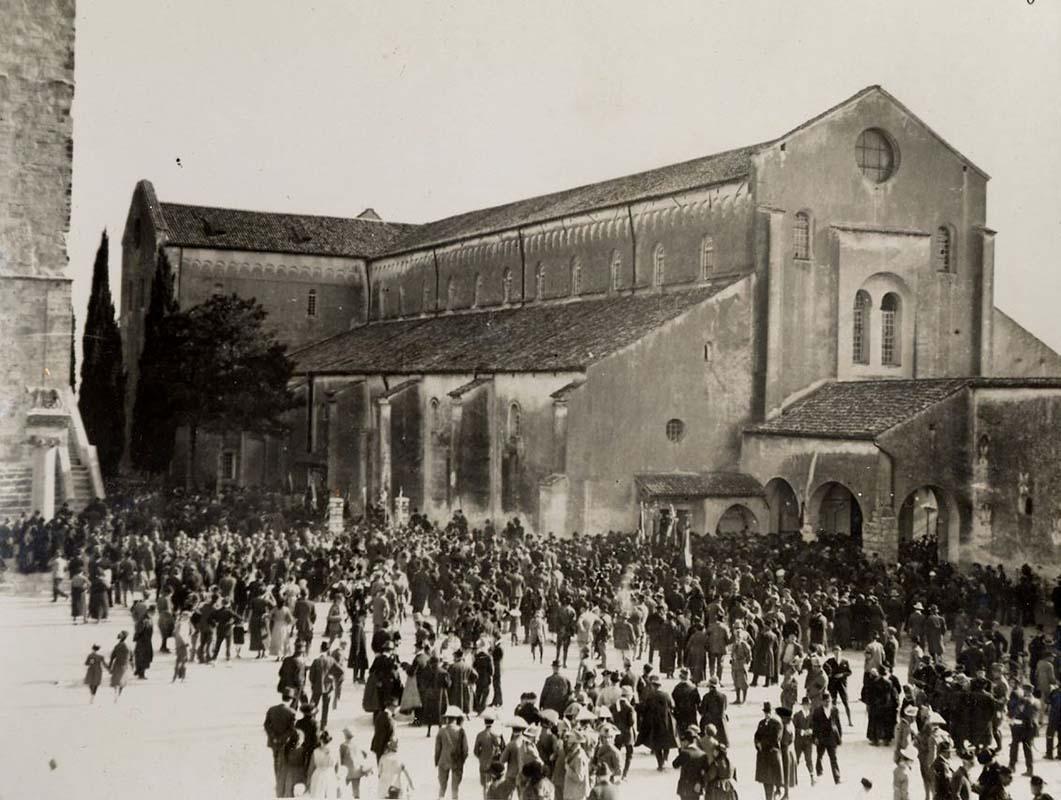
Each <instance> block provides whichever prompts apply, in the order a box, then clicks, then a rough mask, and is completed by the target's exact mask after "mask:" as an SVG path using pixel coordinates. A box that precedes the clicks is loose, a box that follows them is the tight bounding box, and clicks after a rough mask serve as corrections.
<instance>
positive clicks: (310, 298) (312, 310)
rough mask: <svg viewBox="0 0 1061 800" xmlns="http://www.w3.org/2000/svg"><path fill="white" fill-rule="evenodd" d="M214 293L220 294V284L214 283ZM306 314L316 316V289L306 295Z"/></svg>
mask: <svg viewBox="0 0 1061 800" xmlns="http://www.w3.org/2000/svg"><path fill="white" fill-rule="evenodd" d="M214 294H221V284H220V283H217V284H214ZM306 316H307V317H315V316H317V290H316V289H310V290H309V294H308V295H306Z"/></svg>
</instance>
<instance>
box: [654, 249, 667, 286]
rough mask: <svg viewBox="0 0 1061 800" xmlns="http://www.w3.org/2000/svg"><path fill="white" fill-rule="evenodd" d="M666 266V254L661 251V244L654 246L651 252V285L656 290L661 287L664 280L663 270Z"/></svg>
mask: <svg viewBox="0 0 1061 800" xmlns="http://www.w3.org/2000/svg"><path fill="white" fill-rule="evenodd" d="M666 266H667V254H666V253H665V252H664V250H663V243H662V242H661V243H660V244H657V245H656V249H655V250H653V251H652V285H653V286H655V287H656V288H657V289H660V288H662V287H663V280H664V278H665V275H664V270H665V269H666Z"/></svg>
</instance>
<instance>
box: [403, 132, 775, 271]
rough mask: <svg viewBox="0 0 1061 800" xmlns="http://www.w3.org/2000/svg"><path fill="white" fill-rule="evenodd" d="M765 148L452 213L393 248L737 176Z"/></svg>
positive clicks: (452, 238)
mask: <svg viewBox="0 0 1061 800" xmlns="http://www.w3.org/2000/svg"><path fill="white" fill-rule="evenodd" d="M760 147H761V145H752V146H750V147H743V148H741V149H739V150H728V151H726V152H724V153H716V154H715V155H710V156H704V157H703V158H696V159H693V160H692V161H683V162H682V163H680V164H670V165H668V166H665V167H660V168H658V169H652V170H648V171H647V172H639V173H637V174H635V175H627V176H625V177H622V178H613V179H612V180H607V181H604V182H602V183H593V184H589V185H587V186H579V187H578V188H575V189H566V190H564V191H561V192H554V193H552V194H546V195H541V196H540V197H532V198H530V199H528V200H517V201H516V202H514V203H506V204H505V205H501V206H494V207H493V208H484V209H480V210H478V211H469V212H466V213H464V214H457V215H456V216H452V217H446V218H445V219H440V220H438V221H436V222H429V223H427V224H426V225H420V226H417V227H416V228H413V229H412V230H410V231H408V233H407V234H406V235H404V236H403V237H402V238H401V239H399V240H398V241H397V242H395V243H394V245H393V246H392V247H391V248H390V250H391V251H392V252H395V253H398V252H404V251H407V250H415V249H418V248H421V247H427V246H430V245H438V244H443V243H446V242H453V241H456V240H458V239H463V238H466V237H469V236H476V235H481V234H484V233H490V232H493V231H502V230H507V229H511V228H515V227H518V226H521V225H530V224H533V223H535V222H545V221H546V220H551V219H556V218H558V217H563V216H567V215H570V214H579V213H584V212H587V211H592V210H594V209H598V208H607V207H608V206H615V205H620V204H622V203H629V202H633V201H636V200H643V199H647V198H650V197H658V196H660V195H666V194H673V193H675V192H683V191H687V190H689V189H695V188H697V187H701V186H710V185H711V184H717V183H724V182H726V181H732V180H736V179H737V178H741V177H744V176H745V175H747V174H748V172H749V170H750V168H751V157H752V155H753V154H754V153H755V152H756V151H757V150H758V149H759V148H760Z"/></svg>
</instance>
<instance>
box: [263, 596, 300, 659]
mask: <svg viewBox="0 0 1061 800" xmlns="http://www.w3.org/2000/svg"><path fill="white" fill-rule="evenodd" d="M294 624H295V616H294V614H292V613H291V609H289V608H288V607H287V606H286V605H281V606H277V607H276V608H274V609H273V610H272V611H271V612H270V613H269V655H271V656H276V660H277V661H279V660H280V659H281V658H283V657H284V656H286V655H287V654H288V640H289V639H290V638H291V626H292V625H294Z"/></svg>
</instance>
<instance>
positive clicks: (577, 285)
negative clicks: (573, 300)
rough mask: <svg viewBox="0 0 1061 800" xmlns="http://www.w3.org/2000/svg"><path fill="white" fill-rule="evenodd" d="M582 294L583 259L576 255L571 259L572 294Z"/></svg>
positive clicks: (573, 295)
mask: <svg viewBox="0 0 1061 800" xmlns="http://www.w3.org/2000/svg"><path fill="white" fill-rule="evenodd" d="M580 294H582V259H580V258H579V257H578V256H575V257H574V258H572V259H571V296H572V297H578V296H579V295H580Z"/></svg>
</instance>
